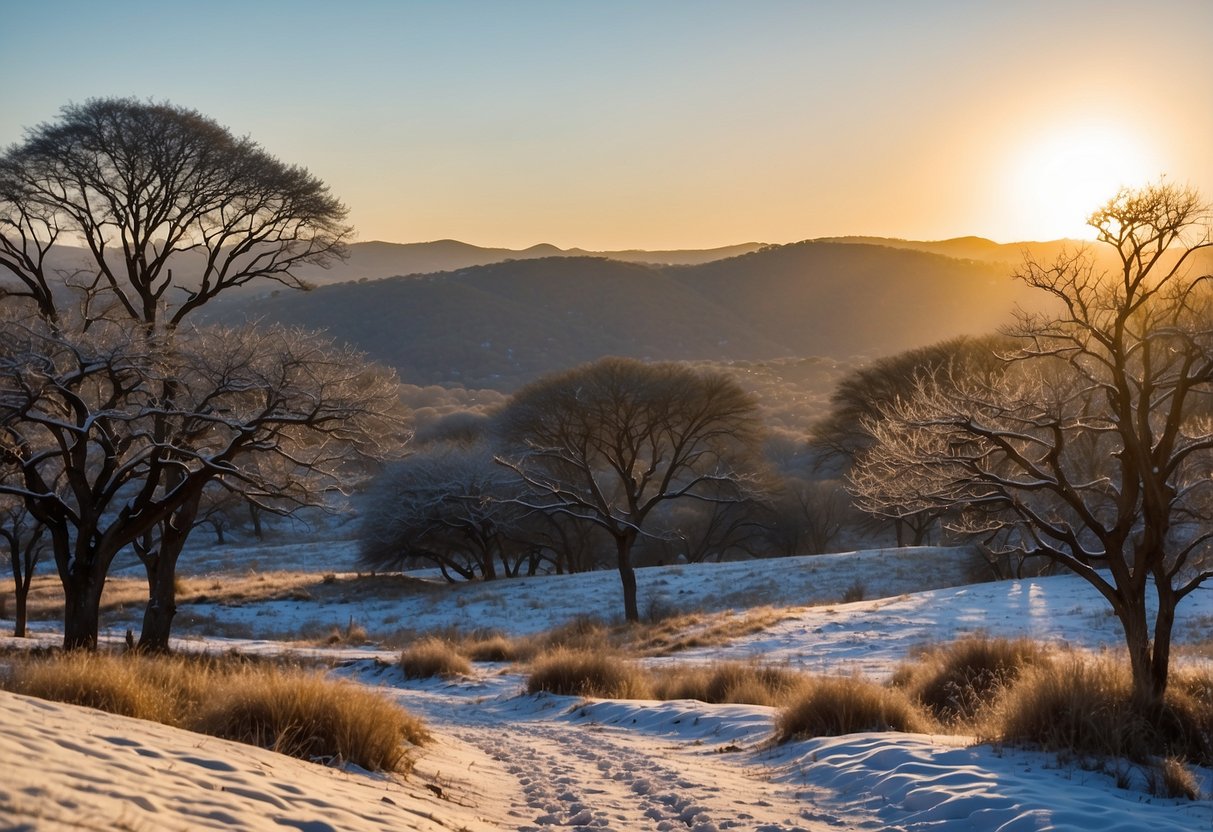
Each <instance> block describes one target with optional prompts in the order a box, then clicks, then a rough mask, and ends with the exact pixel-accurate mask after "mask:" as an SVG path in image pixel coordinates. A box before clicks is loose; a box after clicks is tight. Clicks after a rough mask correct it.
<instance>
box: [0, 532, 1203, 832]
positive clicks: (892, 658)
mask: <svg viewBox="0 0 1213 832" xmlns="http://www.w3.org/2000/svg"><path fill="white" fill-rule="evenodd" d="M351 551H352V550H349V549H348V548H346V549H343V548H342V546H341V544H337V545H334V546H332V547H331V548H330V549H329V550H328V553H329V555H328V557H319V553H318V552H313V551H309V552H307V554H306V558H305V557H299V556H298V555H297V554H292V553H291V552H290V550H289V549H286V548H283V549H281V550H279V551H278V552H276V553H275V552H271V551H268V550H262V551H259V552H256V553H252V552H245V553H242V555H241V556H240V557H236V556H235V555H233V558H234V559H236V560H240V561H242V562H246V561H247V556H249V555H254V556H255V557H256V558H257V559H258V560H259V561H260V563H261V566H262V568H267V567H268V566H270V565H271V564H277V563H281V565H282V566H283V567H287V568H298V567H299V565H300V561H301V560H308V561H311V562H317V563H318V565H319V564H322V566H321V567H320V568H324V569H331V570H337V571H340V570H342V569H344V568H348V566H349V565H352V564H351V563H350V562H349V561H345V562H343V561H342V557H341V556H342V555H349V553H350V552H351ZM222 557H223V554H222V553H221V552H220V553H216V557H215V558H214V560H212V562H213V563H214V562H219V561H221V559H222ZM245 568H247V564H246V566H245ZM207 571H211V570H210V569H208V570H207ZM974 574H975V570H974V565H973V563H972V559H971V557H970V556H968V555H966V554H964V553H963V552H959V551H956V550H939V549H923V550H910V551H906V550H901V551H881V552H871V553H860V554H851V555H832V556H826V557H817V558H795V559H787V560H776V561H760V562H754V563H745V564H721V565H714V564H707V565H697V566H675V567H661V568H653V569H645V570H641V572H640V573H639V579H640V586H641V590H640V592H641V599H642V606H644V603H645V602H646V599H647V603H649V604H651V605H653V606H654V607H662V608H665V609H669V608H681V609H692V608H702V609H730V608H732V609H746V608H749V607H752V606H757V605H767V604H769V605H775V606H780V607H784V606H787V607H790V608H789V609H787V610H786V611H785V612H784V617H783V618H782V620H781V621H779V622H778V623H776V624H774V625H773V626H771V627H769V628H768V629H766V630H764V631H762V632H759V633H756V634H753V635H750V636H746V637H743V638H740V639H738V640H736V641H734V642H733V643H731V644H729V645H727V646H723V647H716V648H710V649H707V648H705V649H699V650H695V651H689V652H685V653H681V654H678V655H677V656H675V657H667V658H662V659H654V660H651V661H658V662H704V661H713V660H719V659H724V658H740V657H756V658H760V659H762V660H765V661H778V662H785V663H787V664H789V665H793V666H798V667H805V668H808V669H811V670H814V671H819V672H830V673H861V674H864V675H867V676H871V677H874V678H878V679H879V678H884V677H886V676H887V675H888V674H889V673H890V672H891V670H892V669H893V668H894V667H895V666H896V664H897V663H898V662H899V661H901V660H902V659H904V658H905V657H906V655H907V653H909V652H910V651H911V650H912V649H913V648H915V647H916V646H919V645H922V644H927V643H937V642H946V641H949V640H951V639H953V638H955V637H957V636H959V635H963V634H966V633H972V632H988V633H990V634H995V635H1007V636H1016V635H1027V636H1031V637H1033V638H1038V639H1041V640H1047V641H1052V642H1056V643H1065V644H1069V645H1072V646H1075V647H1080V648H1087V649H1101V648H1104V647H1107V648H1110V649H1115V648H1116V646H1117V644H1118V643H1119V638H1120V637H1119V633H1118V630H1117V626H1116V622H1115V619H1114V618H1112V617H1111V616H1110V615H1108V614H1107V612H1106V604H1105V603H1104V602H1103V600H1102V599H1101V598H1100V597H1099V596H1098V595H1097V594H1096V593H1095V592H1094V591H1093V590H1092V589H1091V588H1090V587H1089V586H1088V585H1087V584H1085V583H1084V582H1082V581H1081V580H1080V579H1077V578H1075V577H1072V576H1056V577H1050V578H1042V579H1033V580H1021V581H1001V582H995V583H980V584H965V583H964V582H965V581H966V580H967V579H971V578H972V576H973V575H974ZM857 580H859V581H862V583H863V585H864V590H865V597H866V599H867V600H863V601H858V602H854V603H841V600H840V599H841V598H842V597H843V594H844V593H845V592H846V590H847V589H848V588H850V587H852V586H853V585H854V584H855V582H856V581H857ZM1211 596H1213V592H1202V593H1198V594H1197V597H1195V598H1193V599H1191V600H1190V601H1189V602H1187V604H1186V607H1181V616H1180V621H1179V623H1178V625H1177V638H1178V641H1179V642H1180V644H1181V645H1183V644H1188V643H1204V644H1208V643H1209V642H1210V641H1211V640H1213V597H1211ZM328 603H329V606H323V607H322V608H320V609H316V608H315V607H316V606H317V604H318V602H316V601H306V600H301V601H275V602H268V603H264V604H252V603H250V604H247V605H245V606H241V607H231V608H216V609H212V610H209V612H211V613H212V614H214V615H215V616H216V617H218V618H223V619H228V618H236V619H241V620H243V621H244V624H245V625H246V626H247V627H248V628H249V629H250V631H251V632H252V634H253V635H254V636H256V635H258V634H259V632H258V630H259V628H261V629H264V630H265V631H266V632H270V631H275V632H281V631H290V630H292V629H297V628H299V627H300V626H302V625H303V624H305V623H310V622H313V621H314V620H317V619H318V620H320V621H321V622H322V623H323V622H324V621H326V620H327V621H328V623H329V624H331V625H338V626H342V625H345V624H346V623H347V621H348V620H349V618H350V617H351V616H352V617H353V618H354V619H355V620H357V621H358V622H359V623H360V624H362V625H363V626H365V627H367V628H368V629H369V630H370V631H371V632H372V633H374V632H376V631H377V630H385V629H391V628H392V627H396V626H399V627H402V628H408V629H411V630H414V631H417V632H422V631H424V630H426V629H436V628H445V627H449V626H452V625H454V626H460V627H464V628H469V629H470V628H475V627H492V628H494V629H499V630H502V631H505V632H508V633H528V632H535V631H537V630H541V629H544V628H546V627H548V626H551V625H553V624H558V623H561V622H562V621H564V620H567V619H568V618H570V617H572V616H574V615H577V614H585V613H592V614H598V615H602V616H605V617H608V618H609V617H612V616H614V615H616V614H617V608H618V606H619V597H618V583H617V577H616V576H614V575H613V574H612V573H598V574H594V575H578V576H564V577H545V578H530V579H525V580H518V581H502V582H497V583H495V584H476V585H471V586H464V587H458V588H453V589H451V588H447V587H432V588H429V589H427V591H424V592H416V593H408V594H406V595H404V596H403V597H400V598H386V599H385V598H377V599H376V600H373V601H366V602H365V603H360V602H359V599H357V598H350V599H345V600H342V601H340V602H328ZM309 604H310V605H313V606H312V608H309ZM810 604H816V606H808V605H810ZM0 626H3V624H0ZM112 635H114V636H116V635H117V631H116V630H115V631H114V633H113V634H112ZM43 637H44V638H54V634H53V633H51V632H47V631H45V630H43ZM198 639H199V636H198V635H197V634H194V635H193V636H191V637H190V640H189V641H188V642H187V643H188V644H189V646H190V647H192V648H194V649H197V648H198V647H201V646H205V645H207V644H212V643H214V644H216V646H219V645H220V644H221V645H222V646H223V647H224V648H226V647H228V646H232V645H237V646H241V647H243V648H244V649H252V650H260V651H270V650H282V649H284V648H283V647H282V645H280V644H276V643H270V642H266V641H260V642H253V641H231V640H226V641H222V642H218V641H217V640H209V641H207V642H205V643H200V642H199V640H198ZM291 649H294V650H299V649H301V648H299V647H298V646H297V645H296V646H293V647H292V648H291ZM330 652H331V653H332V654H333V655H334V656H335V657H337V658H340V659H344V660H345V662H344V664H343V665H342V666H341V667H339V668H338V669H337V670H336V671H335V672H336V673H339V674H341V675H344V676H347V677H349V678H353V679H356V680H359V681H361V682H363V683H365V684H369V685H376V686H379V687H381V689H382V690H383V691H385V692H387V693H388V694H389V695H392V696H394V697H397V698H398V699H399V701H400V702H401V703H402V704H404V705H405V706H407V707H408V708H410V709H411V710H413V711H414V712H416V713H418V714H420V715H422V716H423V717H424V718H425V719H426V720H427V722H428V723H429V725H430V726H431V729H432V730H433V732H434V733H435V735H436V736H437V740H436V742H435V743H434V744H433V745H432V746H430V747H429V748H428V749H427V750H426V751H425V752H424V754H423V756H422V759H421V761H420V762H419V765H418V768H417V770H416V771H415V772H414V773H413V775H411V777H410V778H409V779H408V780H406V781H403V782H401V781H398V780H394V779H392V778H384V777H380V776H374V775H370V774H367V773H365V772H361V771H335V770H332V769H326V768H322V767H320V766H317V765H312V764H308V763H303V762H299V761H295V760H289V759H286V758H282V757H279V756H277V755H273V754H270V753H269V752H262V751H259V750H256V749H249V748H246V747H243V746H234V745H231V744H229V743H225V742H223V741H220V740H215V739H211V738H206V737H198V736H196V735H192V734H188V733H185V732H181V731H176V730H173V729H169V728H165V727H163V726H156V725H148V724H144V723H139V722H136V721H133V720H126V719H122V718H119V717H112V716H108V715H100V714H97V713H95V712H92V711H85V710H82V709H77V708H73V707H69V706H63V705H56V704H49V703H40V702H34V701H32V700H24V699H21V698H20V697H15V696H12V695H9V694H0V771H3V772H4V773H3V775H0V828H2V829H66V828H96V829H108V828H119V829H136V830H143V829H148V830H151V829H156V830H159V829H195V828H210V827H219V826H222V827H224V828H235V829H262V828H264V829H269V828H275V827H282V826H286V827H288V828H296V829H306V830H315V832H320V831H321V830H359V829H369V830H373V829H380V828H396V829H439V828H446V829H452V828H453V829H458V828H463V827H466V828H468V829H518V830H533V829H542V828H548V827H556V828H574V829H589V830H601V829H614V830H620V831H621V832H625V831H626V830H645V829H655V830H675V829H677V830H684V829H689V830H698V832H711V830H720V829H747V830H795V829H806V830H824V829H902V830H922V832H925V831H926V830H936V829H972V830H1044V829H1058V830H1063V829H1065V830H1069V829H1090V830H1100V831H1101V832H1122V831H1123V832H1129V830H1201V829H1203V830H1210V829H1213V806H1211V805H1210V802H1209V801H1208V799H1207V797H1208V796H1209V795H1210V794H1213V772H1211V771H1208V770H1201V771H1200V772H1199V776H1200V777H1201V779H1202V787H1203V790H1204V794H1205V796H1206V799H1205V800H1202V801H1197V802H1188V801H1179V800H1166V799H1159V798H1154V797H1151V796H1149V795H1148V794H1147V793H1146V791H1145V789H1144V774H1143V773H1142V772H1140V771H1136V770H1134V769H1132V767H1128V766H1126V770H1125V772H1124V776H1126V777H1127V778H1128V779H1129V780H1130V781H1132V782H1133V783H1134V784H1135V787H1134V788H1130V789H1120V788H1117V787H1116V785H1115V783H1114V780H1113V777H1112V776H1110V775H1108V774H1103V773H1098V772H1091V771H1086V770H1083V769H1081V768H1078V767H1076V766H1073V765H1068V764H1062V763H1059V762H1058V761H1057V759H1056V757H1055V756H1054V755H1049V754H1044V753H1040V752H1033V751H1027V750H1022V749H1006V748H993V747H990V746H988V745H973V744H972V743H971V742H970V741H968V740H967V739H966V738H962V737H949V736H926V735H904V734H896V733H870V734H858V735H850V736H844V737H833V738H821V739H815V740H809V741H804V742H797V743H790V744H787V745H783V746H773V745H772V744H771V743H770V739H771V734H772V721H773V716H774V715H773V712H772V711H771V709H768V708H763V707H757V706H741V705H706V704H703V703H700V702H693V701H680V702H641V701H624V702H614V701H593V702H582V701H579V700H575V699H572V698H566V697H554V696H547V695H537V696H528V695H524V693H523V684H524V678H523V676H522V675H521V673H520V672H519V671H518V670H517V669H514V668H510V667H508V666H506V665H478V666H477V668H476V671H475V674H474V676H472V677H470V678H467V679H461V680H455V681H434V680H431V681H425V682H410V681H407V680H405V679H404V678H403V675H402V674H401V673H400V671H399V670H398V669H397V668H395V667H394V666H389V665H385V664H383V663H382V662H376V661H374V659H375V658H379V659H390V658H391V656H392V654H391V653H390V652H386V651H379V650H374V649H368V648H349V649H341V648H337V649H330ZM1181 657H1182V658H1181V660H1183V661H1199V659H1197V658H1195V657H1194V656H1192V655H1189V656H1183V651H1182V649H1181ZM427 786H433V787H436V790H440V791H441V796H439V794H438V793H437V791H436V790H434V789H430V788H427Z"/></svg>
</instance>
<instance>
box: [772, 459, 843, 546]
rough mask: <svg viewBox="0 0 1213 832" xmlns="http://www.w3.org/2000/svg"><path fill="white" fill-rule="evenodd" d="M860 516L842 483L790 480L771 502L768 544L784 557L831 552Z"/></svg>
mask: <svg viewBox="0 0 1213 832" xmlns="http://www.w3.org/2000/svg"><path fill="white" fill-rule="evenodd" d="M857 513H858V512H856V511H855V510H854V509H853V508H852V507H851V498H850V495H849V494H847V492H846V490H845V489H844V488H843V486H842V483H841V482H840V481H838V480H811V479H801V478H799V477H788V478H786V479H785V480H784V481H783V483H782V484H781V487H780V489H779V490H778V491H777V492H776V493H775V494H774V496H773V498H772V500H771V502H770V507H769V509H768V519H767V520H766V522H765V523H764V527H765V530H766V540H767V545H768V546H769V547H771V549H773V550H774V552H775V553H777V554H779V555H783V556H792V555H819V554H822V553H824V552H829V551H831V548H832V547H833V546H834V545H835V541H836V540H837V539H838V536H839V535H840V534H841V532H842V530H843V527H844V526H845V525H846V524H847V522H848V515H855V514H857Z"/></svg>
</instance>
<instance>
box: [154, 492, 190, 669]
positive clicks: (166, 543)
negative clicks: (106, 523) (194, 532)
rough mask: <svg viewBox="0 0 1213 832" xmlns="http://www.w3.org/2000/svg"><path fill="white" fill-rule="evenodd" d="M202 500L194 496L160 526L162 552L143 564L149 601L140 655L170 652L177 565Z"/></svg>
mask: <svg viewBox="0 0 1213 832" xmlns="http://www.w3.org/2000/svg"><path fill="white" fill-rule="evenodd" d="M201 499H202V492H201V491H198V492H197V493H195V494H193V495H191V496H190V497H189V498H188V499H186V500H185V501H184V502H183V503H182V505H181V508H179V509H177V511H176V512H175V513H174V514H171V515H169V517H168V518H166V519H165V521H164V522H163V523H161V525H160V545H159V550H158V551H157V552H155V553H154V554H151V556H150V557H148V558H146V559H145V560H144V561H143V565H144V567H145V568H146V569H147V588H148V598H147V608H146V609H145V610H144V611H143V630H142V631H141V632H140V634H139V650H140V651H143V652H148V653H167V652H169V646H168V640H169V635H170V634H171V632H172V627H173V616H175V615H176V614H177V561H178V560H180V558H181V552H182V550H183V549H184V548H185V542H186V540H187V539H188V538H189V534H190V530H191V529H192V528H193V527H194V521H195V519H196V518H197V516H198V505H199V502H200V501H201Z"/></svg>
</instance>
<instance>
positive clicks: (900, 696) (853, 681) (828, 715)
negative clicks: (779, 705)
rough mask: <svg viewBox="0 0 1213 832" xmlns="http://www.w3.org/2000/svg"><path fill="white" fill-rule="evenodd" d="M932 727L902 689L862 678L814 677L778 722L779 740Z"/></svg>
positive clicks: (910, 730) (921, 729)
mask: <svg viewBox="0 0 1213 832" xmlns="http://www.w3.org/2000/svg"><path fill="white" fill-rule="evenodd" d="M929 727H930V724H929V721H928V720H927V719H926V718H925V717H924V716H923V715H922V714H920V713H919V712H918V711H917V710H916V709H915V707H914V705H913V703H912V702H910V700H909V698H908V697H907V696H906V695H905V694H904V693H902V692H901V691H900V690H897V689H895V688H885V687H881V686H880V685H877V684H874V683H872V682H868V681H865V680H863V679H859V678H853V677H852V678H822V679H813V680H812V681H811V682H810V683H809V684H808V686H807V687H806V690H805V692H804V693H802V694H801V695H800V696H799V698H797V700H796V701H795V702H793V704H792V705H790V706H789V707H787V708H786V709H784V711H783V712H782V713H781V714H780V715H779V718H778V720H777V721H776V725H775V733H776V740H777V741H778V742H787V741H789V740H793V739H809V738H812V737H829V736H838V735H841V734H854V733H858V732H861V731H908V732H921V731H926V730H928V729H929Z"/></svg>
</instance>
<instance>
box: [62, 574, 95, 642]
mask: <svg viewBox="0 0 1213 832" xmlns="http://www.w3.org/2000/svg"><path fill="white" fill-rule="evenodd" d="M104 587H105V580H104V579H100V580H94V579H93V576H92V575H91V574H90V573H89V572H87V571H86V572H84V573H83V574H80V575H69V576H68V579H67V580H65V581H64V582H63V599H64V602H63V649H64V650H96V649H97V619H98V617H99V616H100V614H101V590H102V589H103V588H104Z"/></svg>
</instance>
